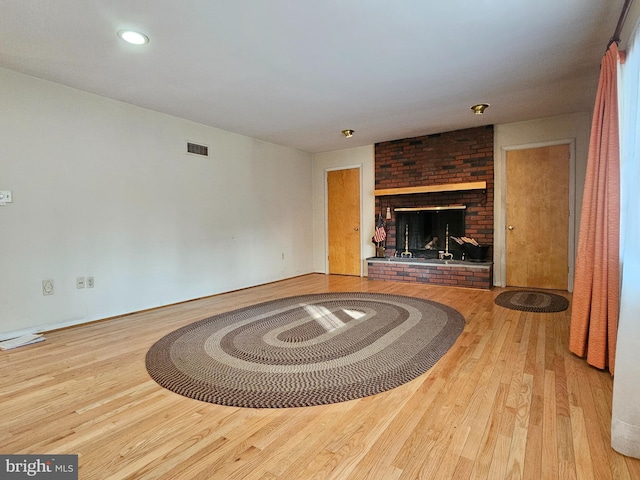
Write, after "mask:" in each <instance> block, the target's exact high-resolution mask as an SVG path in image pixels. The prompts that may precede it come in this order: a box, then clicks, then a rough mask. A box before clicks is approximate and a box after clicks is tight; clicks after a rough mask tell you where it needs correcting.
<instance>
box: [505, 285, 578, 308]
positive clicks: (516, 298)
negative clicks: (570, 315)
mask: <svg viewBox="0 0 640 480" xmlns="http://www.w3.org/2000/svg"><path fill="white" fill-rule="evenodd" d="M494 302H495V304H496V305H500V306H501V307H506V308H510V309H511V310H522V311H525V312H542V313H544V312H562V311H563V310H566V309H567V308H569V300H567V299H566V298H564V297H563V296H561V295H556V294H555V293H548V292H540V291H537V290H513V291H509V292H502V293H501V294H499V295H498V296H497V297H496V298H495V300H494Z"/></svg>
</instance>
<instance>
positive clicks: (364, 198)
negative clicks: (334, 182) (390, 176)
mask: <svg viewBox="0 0 640 480" xmlns="http://www.w3.org/2000/svg"><path fill="white" fill-rule="evenodd" d="M346 141H348V140H346ZM354 167H359V168H360V169H361V172H362V173H361V180H362V182H361V185H360V202H361V205H360V212H361V228H360V233H361V238H360V240H361V249H360V250H361V257H362V258H361V264H362V268H361V271H362V275H363V276H366V275H367V262H366V260H365V259H366V258H368V257H373V256H374V255H375V245H374V244H373V243H372V242H371V237H372V236H373V231H374V229H375V211H374V210H375V196H374V193H373V191H374V189H375V171H374V170H375V164H374V146H373V145H368V146H364V147H358V148H348V149H344V150H336V151H333V152H324V153H317V154H315V155H314V156H313V271H314V272H320V273H328V265H327V255H328V250H327V210H326V186H327V183H326V172H327V171H328V170H335V169H340V168H354Z"/></svg>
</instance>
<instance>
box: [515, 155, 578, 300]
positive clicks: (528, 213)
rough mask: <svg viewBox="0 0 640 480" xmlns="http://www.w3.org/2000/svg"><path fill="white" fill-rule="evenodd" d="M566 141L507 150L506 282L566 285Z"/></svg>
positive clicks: (567, 277)
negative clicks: (560, 143)
mask: <svg viewBox="0 0 640 480" xmlns="http://www.w3.org/2000/svg"><path fill="white" fill-rule="evenodd" d="M569 157H570V152H569V145H554V146H550V147H540V148H529V149H523V150H510V151H508V152H507V166H506V170H507V185H506V192H507V196H506V214H507V218H506V220H507V222H506V226H507V231H506V270H507V271H506V273H507V286H517V287H531V288H549V289H556V290H567V288H568V280H569Z"/></svg>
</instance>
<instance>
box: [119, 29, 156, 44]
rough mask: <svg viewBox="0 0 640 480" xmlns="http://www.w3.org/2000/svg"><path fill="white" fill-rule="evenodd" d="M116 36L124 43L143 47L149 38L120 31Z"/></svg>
mask: <svg viewBox="0 0 640 480" xmlns="http://www.w3.org/2000/svg"><path fill="white" fill-rule="evenodd" d="M118 36H119V37H120V38H121V39H122V40H124V41H125V42H128V43H132V44H133V45H144V44H145V43H149V37H147V36H146V35H144V34H142V33H140V32H134V31H133V30H120V31H119V32H118Z"/></svg>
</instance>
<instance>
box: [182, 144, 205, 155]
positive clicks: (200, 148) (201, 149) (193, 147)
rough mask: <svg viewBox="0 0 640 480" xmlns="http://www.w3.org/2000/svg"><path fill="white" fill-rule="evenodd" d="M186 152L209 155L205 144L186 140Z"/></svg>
mask: <svg viewBox="0 0 640 480" xmlns="http://www.w3.org/2000/svg"><path fill="white" fill-rule="evenodd" d="M187 153H190V154H191V155H201V156H203V157H208V156H209V147H207V146H206V145H198V144H197V143H191V142H187Z"/></svg>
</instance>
